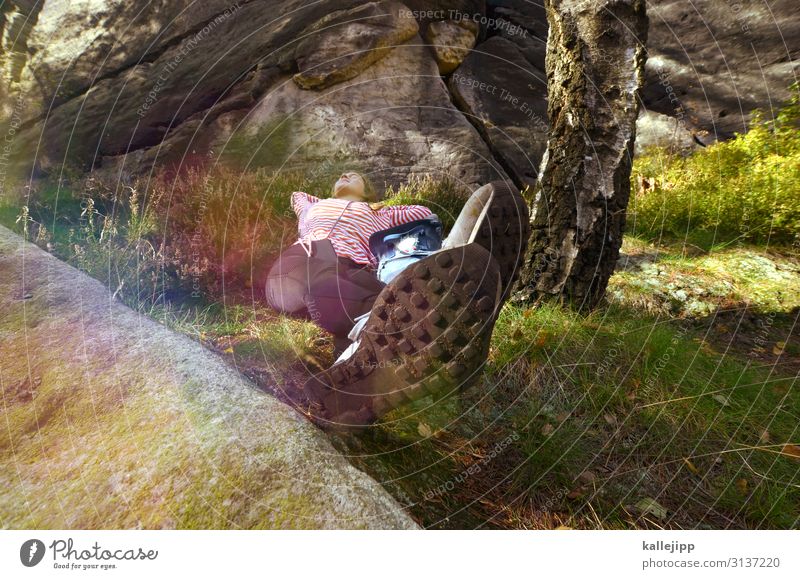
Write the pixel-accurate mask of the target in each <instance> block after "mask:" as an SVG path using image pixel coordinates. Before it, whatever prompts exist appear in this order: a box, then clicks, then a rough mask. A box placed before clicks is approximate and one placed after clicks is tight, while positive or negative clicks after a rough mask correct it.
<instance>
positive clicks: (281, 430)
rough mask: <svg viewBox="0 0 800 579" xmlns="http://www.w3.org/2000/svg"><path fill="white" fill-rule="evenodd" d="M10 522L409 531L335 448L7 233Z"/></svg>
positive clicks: (0, 234)
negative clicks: (405, 529) (388, 529)
mask: <svg viewBox="0 0 800 579" xmlns="http://www.w3.org/2000/svg"><path fill="white" fill-rule="evenodd" d="M0 350H1V351H2V352H3V356H2V358H1V359H0V385H2V394H3V400H4V404H3V411H2V412H3V414H4V416H3V423H4V424H5V425H6V426H5V427H4V428H3V429H2V433H0V462H2V471H0V472H2V474H0V488H2V492H0V520H1V521H2V523H3V526H4V527H12V528H51V529H52V528H410V527H414V526H415V523H414V522H413V521H412V520H411V518H410V517H408V516H407V515H406V514H405V512H404V511H403V510H402V508H401V507H400V505H399V504H398V503H397V502H395V501H394V499H392V498H391V497H390V496H389V494H388V493H387V492H386V491H385V490H384V489H383V488H382V487H381V486H380V485H379V484H378V483H377V482H375V481H374V480H372V479H371V478H369V477H368V476H366V475H365V474H363V473H361V472H360V471H358V470H357V469H355V468H354V467H353V466H351V465H350V464H349V463H348V462H347V461H346V460H345V459H344V457H343V456H341V455H340V454H339V453H338V452H337V451H336V450H335V449H334V448H333V447H332V446H331V445H330V443H329V442H328V440H327V439H326V438H325V436H324V435H323V433H322V432H320V431H319V430H318V429H316V428H315V427H314V426H312V425H311V424H310V423H308V422H307V421H306V420H305V419H304V418H303V417H301V416H300V415H298V414H297V413H295V412H294V411H293V410H292V409H290V408H289V407H287V406H285V405H283V404H282V403H281V402H279V401H278V400H276V399H275V398H273V397H271V396H270V395H268V394H266V393H264V392H262V391H260V390H258V389H256V388H255V387H254V386H253V385H252V384H250V383H249V382H248V381H247V380H245V379H244V378H242V377H241V376H240V375H239V374H238V373H237V372H236V371H235V370H234V369H233V368H231V367H230V366H228V365H227V364H226V363H225V362H224V361H223V360H222V359H221V358H219V357H218V356H216V355H215V354H213V353H211V352H209V351H207V350H205V349H203V347H202V346H201V345H199V344H197V343H195V342H193V341H192V340H190V339H188V338H186V337H183V336H179V335H177V334H175V333H173V332H171V331H170V330H168V329H167V328H165V327H163V326H161V325H159V324H157V323H156V322H154V321H152V320H150V319H148V318H145V317H143V316H140V315H139V314H137V313H135V312H133V311H132V310H130V309H128V308H126V307H125V306H123V305H121V304H120V303H118V302H117V301H115V300H114V299H112V297H111V295H110V293H109V292H108V291H107V290H106V289H105V288H104V287H103V286H102V285H101V284H100V283H99V282H97V281H95V280H93V279H91V278H89V277H88V276H86V275H85V274H83V273H80V272H79V271H77V270H75V269H73V268H72V267H70V266H68V265H66V264H64V263H62V262H60V261H58V260H57V259H55V258H54V257H52V256H51V255H49V254H47V253H46V252H44V251H42V250H40V249H38V248H37V247H35V246H33V245H31V244H28V243H25V242H23V241H22V240H21V239H20V238H19V237H17V236H16V235H14V234H13V233H11V232H9V231H8V230H7V229H4V228H2V227H0Z"/></svg>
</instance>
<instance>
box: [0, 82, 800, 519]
mask: <svg viewBox="0 0 800 579" xmlns="http://www.w3.org/2000/svg"><path fill="white" fill-rule="evenodd" d="M798 125H800V98H796V99H795V100H794V101H793V104H792V105H791V106H789V107H787V108H786V109H785V110H784V111H783V112H782V113H781V114H779V115H778V117H777V120H775V121H770V122H761V121H758V122H756V123H754V125H753V126H751V127H750V129H749V131H748V132H747V133H746V134H744V135H739V136H737V137H735V138H734V139H731V140H730V141H727V142H724V143H718V144H715V145H713V146H709V147H707V148H705V149H703V150H702V151H699V152H696V153H694V154H692V155H691V156H689V157H683V156H681V155H677V154H675V153H673V152H671V151H668V150H658V149H654V150H653V151H650V152H649V153H648V154H646V155H643V156H639V157H638V158H637V159H636V161H635V163H634V168H633V175H632V178H631V185H632V195H631V200H630V204H629V207H628V224H627V231H628V235H627V236H626V237H625V241H624V244H623V248H622V255H621V257H620V260H619V262H618V264H617V270H616V273H615V274H614V276H613V277H612V278H611V282H610V284H609V286H608V291H607V294H606V299H605V301H604V303H603V304H601V306H600V307H598V308H597V309H596V310H595V311H593V312H591V313H588V314H579V313H576V312H574V311H572V310H570V309H568V308H565V307H561V306H559V305H555V304H552V303H550V304H543V305H539V306H530V305H528V306H523V305H519V304H516V305H515V304H512V303H508V304H506V305H505V306H504V308H503V310H502V312H501V315H500V318H499V320H498V323H497V325H496V327H495V330H494V334H493V337H492V345H491V349H490V355H489V359H488V360H487V363H486V365H485V367H484V369H483V370H484V371H483V375H482V377H481V379H480V381H479V382H478V383H477V384H475V385H474V387H472V388H471V389H469V390H467V391H465V392H462V393H460V394H459V395H457V396H452V397H450V398H447V399H445V400H440V401H438V402H435V403H434V402H433V401H432V400H422V401H419V402H417V403H416V404H415V405H413V406H411V407H408V408H404V409H401V410H398V411H396V412H395V413H394V414H392V415H389V416H388V417H386V419H385V420H383V421H382V422H381V423H380V424H379V425H377V426H376V427H374V428H370V429H369V430H367V431H366V432H364V433H361V434H350V435H331V438H332V441H333V443H334V445H335V446H336V447H337V448H339V449H340V450H341V451H342V452H343V453H344V454H345V455H346V456H347V457H348V459H349V460H350V461H351V462H352V463H353V464H354V465H355V466H357V467H358V468H360V469H362V470H364V471H366V472H368V473H369V474H371V475H372V476H373V477H374V478H375V479H377V480H378V481H379V482H380V483H381V484H383V485H384V487H385V488H387V489H388V491H389V492H390V493H392V495H393V496H395V497H396V498H397V500H398V501H400V502H401V503H402V504H403V505H405V507H406V508H407V509H408V511H409V513H410V514H411V515H412V516H413V517H414V518H415V519H416V520H417V521H418V522H419V523H420V524H421V525H423V526H425V527H433V528H476V527H481V528H521V529H528V528H533V529H543V528H548V529H549V528H557V527H562V526H563V527H570V528H797V527H798V526H800V388H798V384H797V379H798V373H799V372H800V337H799V334H800V332H799V331H798V328H797V321H798V316H800V244H798V240H800V198H798V191H800V189H799V188H798V186H797V184H798V183H800V131H797V126H798ZM340 161H341V166H339V165H338V164H337V163H339V162H340ZM340 161H336V162H332V163H331V164H330V166H328V167H326V170H325V171H312V172H310V173H291V172H285V171H274V170H270V169H267V168H262V169H257V170H253V171H246V172H242V171H237V170H234V169H230V168H225V167H215V168H213V170H208V171H199V170H187V171H185V172H183V173H180V174H178V175H176V174H173V173H169V172H166V171H162V172H160V173H158V174H156V175H155V176H154V177H153V178H152V180H148V181H146V182H139V181H137V180H136V179H130V180H126V179H116V181H115V182H109V183H104V182H103V181H102V178H101V177H98V176H96V175H89V176H84V175H82V174H80V173H79V172H76V173H75V174H76V175H77V176H76V177H70V176H69V174H65V175H63V176H62V177H60V178H59V179H58V180H49V181H47V180H43V181H41V182H37V183H34V184H31V185H30V186H28V187H21V188H20V194H19V197H18V198H11V197H9V198H7V199H4V200H3V203H0V223H3V224H5V225H7V226H9V227H12V228H15V230H16V231H18V232H19V233H20V234H22V235H24V236H25V237H26V238H28V239H30V240H32V241H34V242H36V243H38V244H39V245H40V246H42V247H44V248H46V249H47V250H48V251H50V252H52V253H54V254H55V255H57V256H58V257H60V258H61V259H64V260H66V261H68V262H69V263H72V264H73V265H75V266H76V267H78V268H80V269H83V270H84V271H86V272H88V273H89V274H90V275H92V276H94V277H96V278H98V279H100V280H101V281H102V282H103V283H105V284H106V285H107V286H108V287H109V288H110V289H111V291H112V292H113V293H114V295H115V296H116V297H117V299H120V300H122V301H124V302H125V303H126V304H128V305H129V306H131V307H133V308H135V309H137V310H139V311H141V312H144V313H146V314H148V315H150V316H151V317H153V318H155V319H157V320H160V321H161V322H162V323H164V324H166V325H168V326H170V327H172V328H174V329H175V330H177V331H179V332H182V333H184V334H186V335H189V336H191V337H193V338H194V339H196V340H198V341H199V342H201V343H203V344H205V345H206V346H207V347H209V348H211V349H213V350H216V351H218V352H219V353H220V355H222V356H224V357H225V358H226V359H227V360H229V361H230V363H231V364H232V365H234V366H235V367H237V368H238V369H239V370H240V371H241V372H243V373H244V374H245V375H247V376H249V377H250V378H252V380H253V381H255V382H256V383H257V384H258V385H260V386H261V387H262V388H264V389H266V390H270V389H274V388H275V387H276V385H277V386H278V387H279V385H280V384H282V383H286V382H287V381H289V380H296V381H302V380H303V379H304V378H305V377H306V376H307V375H308V374H309V372H315V371H318V370H320V369H323V368H325V367H327V366H328V365H330V364H331V363H332V361H333V354H332V350H333V348H332V346H333V344H332V340H331V338H330V336H328V335H326V334H325V332H324V331H322V330H321V329H319V328H318V327H317V326H315V325H314V324H312V323H311V322H308V321H302V320H298V319H291V318H288V317H284V316H279V315H277V314H276V313H275V312H273V311H272V310H270V309H269V308H267V307H266V306H265V305H264V304H263V301H262V300H260V299H257V298H256V299H254V296H255V295H256V294H257V292H254V291H253V288H252V283H251V280H252V279H254V277H256V276H255V275H254V274H256V273H258V272H256V271H254V270H256V269H259V268H262V269H263V268H264V267H268V266H269V264H271V263H272V262H273V261H274V259H275V257H276V256H277V255H278V253H279V252H280V250H281V248H282V247H285V246H286V245H287V244H289V243H291V242H292V241H293V240H294V239H295V237H296V217H295V216H294V214H293V212H292V211H291V208H290V207H289V192H291V191H307V192H311V193H313V194H318V195H324V194H325V193H324V192H325V191H326V190H327V189H328V188H329V187H330V183H331V182H332V175H337V174H339V172H341V169H343V168H348V167H350V164H349V162H348V160H347V159H342V160H340ZM530 193H531V192H530V191H526V192H525V194H526V195H528V194H530ZM386 200H387V202H388V203H421V204H425V205H428V206H429V207H431V208H432V209H433V210H434V211H435V212H436V213H437V214H438V215H439V216H440V218H442V221H443V223H444V226H445V230H447V229H448V228H449V227H450V226H451V225H452V222H453V221H454V219H455V216H456V215H458V212H459V211H460V209H461V207H462V206H463V203H464V192H463V191H460V190H459V188H458V187H457V186H456V185H455V184H454V183H452V182H449V181H433V180H431V179H430V178H425V179H411V180H410V181H409V182H408V183H406V184H404V185H403V186H402V187H400V188H398V189H397V190H392V189H389V190H388V191H387V192H386ZM528 200H529V201H531V199H530V197H529V198H528ZM195 295H198V296H200V297H199V298H197V299H196V298H195Z"/></svg>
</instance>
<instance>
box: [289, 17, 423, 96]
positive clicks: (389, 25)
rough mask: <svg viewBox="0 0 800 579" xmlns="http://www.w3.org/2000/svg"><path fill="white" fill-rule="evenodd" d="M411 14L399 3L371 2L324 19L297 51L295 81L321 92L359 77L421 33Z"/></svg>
mask: <svg viewBox="0 0 800 579" xmlns="http://www.w3.org/2000/svg"><path fill="white" fill-rule="evenodd" d="M408 12H409V10H408V8H406V7H405V6H404V5H403V4H400V3H399V2H368V3H367V4H364V5H362V6H358V7H356V8H353V9H351V10H339V11H337V12H334V13H332V14H329V15H328V16H326V17H324V18H322V19H320V20H319V21H317V22H316V23H315V24H314V26H313V27H312V29H311V30H310V31H309V33H308V36H306V37H305V38H304V39H303V40H302V41H301V42H300V43H299V44H298V45H297V48H296V49H295V51H294V60H295V61H296V62H297V66H298V68H299V69H300V72H298V73H297V74H296V75H294V81H295V82H296V83H297V84H298V85H299V86H301V87H302V88H316V89H321V88H325V87H328V86H331V85H332V84H336V83H339V82H342V81H344V80H349V79H351V78H353V77H355V76H357V75H358V74H359V73H360V72H361V71H363V70H364V69H365V68H367V67H368V66H369V65H371V64H372V63H374V62H377V61H378V60H380V59H381V58H383V57H384V56H386V55H387V54H388V53H389V51H390V50H391V49H392V48H393V47H395V46H397V45H399V44H402V43H404V42H405V41H406V40H408V39H409V38H411V37H412V36H415V35H416V34H417V31H418V29H419V27H418V25H417V21H416V20H415V19H414V18H413V17H412V16H410V15H407V13H408Z"/></svg>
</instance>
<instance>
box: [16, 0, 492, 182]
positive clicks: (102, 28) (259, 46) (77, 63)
mask: <svg viewBox="0 0 800 579" xmlns="http://www.w3.org/2000/svg"><path fill="white" fill-rule="evenodd" d="M18 4H20V2H18ZM195 4H196V3H193V2H189V1H188V0H186V1H183V0H179V1H178V2H173V1H170V2H168V1H167V0H159V1H157V2H156V3H155V4H153V5H152V6H150V7H148V9H142V8H141V7H140V6H134V5H131V4H130V3H123V2H119V1H114V0H96V1H93V2H88V1H86V2H71V3H65V2H57V1H56V0H50V1H47V2H45V3H44V5H43V8H41V10H40V11H39V12H38V13H36V14H34V15H33V17H31V18H29V21H30V22H32V24H31V25H30V26H29V30H27V31H26V34H25V38H26V42H27V48H26V47H23V46H22V45H21V44H20V43H17V44H18V46H17V47H18V48H20V47H21V48H25V50H20V51H18V53H14V54H13V55H12V54H11V53H10V52H8V53H7V54H6V55H4V56H3V57H2V58H0V61H2V62H0V64H2V65H3V66H4V67H5V68H6V69H7V70H8V71H12V69H13V72H14V75H13V78H12V77H11V76H10V73H7V74H6V77H7V78H8V79H9V80H8V82H7V83H5V85H4V87H3V88H4V94H13V95H18V96H19V97H20V98H19V99H18V101H10V100H8V99H5V100H7V101H8V102H6V104H5V109H6V110H5V111H4V112H5V114H4V115H3V116H4V118H5V120H8V119H10V118H11V117H12V116H14V118H15V119H16V121H15V123H16V124H17V125H18V126H16V127H15V139H14V143H13V147H12V148H13V151H11V153H12V156H15V157H16V159H17V161H18V162H19V164H21V165H22V170H21V171H20V174H21V175H22V176H26V175H30V174H31V171H32V170H33V171H34V172H36V171H41V170H44V171H50V172H54V171H57V170H59V169H60V167H61V165H62V164H67V165H70V166H78V167H80V168H82V169H88V168H90V167H97V166H108V167H113V168H114V169H117V168H121V169H124V170H125V171H134V172H144V171H148V170H150V168H151V165H153V164H157V165H177V164H181V165H183V164H193V163H195V162H197V163H202V162H205V161H206V160H207V159H208V156H209V155H212V154H213V149H212V147H213V146H217V145H218V144H219V143H220V142H221V140H222V141H224V140H226V139H227V137H229V136H231V135H235V134H236V129H237V128H239V126H240V122H241V121H242V119H244V118H245V117H248V116H249V113H251V112H255V111H256V109H258V110H264V107H262V106H261V105H260V104H259V103H261V102H262V100H264V99H267V100H268V101H269V102H272V101H273V100H274V98H276V97H274V96H273V97H270V95H272V94H273V93H274V94H276V95H278V98H280V95H283V94H284V92H285V91H286V90H288V89H286V88H284V83H285V80H286V78H287V77H290V78H294V82H295V83H296V84H297V85H299V86H300V87H303V88H304V89H314V91H315V92H316V91H325V90H326V89H336V88H337V87H338V88H340V89H342V90H340V91H338V92H336V91H331V92H329V93H324V94H323V95H322V99H323V101H324V102H325V103H326V106H328V107H329V108H328V109H326V110H327V111H328V112H330V113H331V114H328V115H323V114H321V113H322V112H323V111H321V110H318V111H317V113H318V114H307V113H309V112H310V111H299V109H295V107H294V106H293V105H292V104H291V103H287V104H285V106H284V107H283V108H284V109H285V110H286V111H288V112H290V113H292V114H293V117H294V122H295V125H297V123H298V121H301V120H302V121H305V120H309V121H310V122H311V124H310V125H309V126H299V127H297V133H296V134H298V135H299V134H308V133H309V132H317V131H321V132H320V134H319V139H320V140H323V141H324V140H329V141H331V142H336V143H337V147H338V146H339V145H340V144H341V145H342V147H341V148H342V151H338V154H342V155H343V154H351V153H353V152H356V153H357V155H358V158H359V159H360V160H361V161H362V162H364V164H369V160H370V159H372V158H374V160H375V166H376V168H377V169H378V170H379V173H380V174H386V175H390V176H391V177H392V179H393V183H396V182H399V181H402V180H405V179H406V178H407V177H408V176H409V174H411V173H413V172H416V171H418V170H426V168H429V167H430V168H432V169H433V170H442V169H444V168H447V169H448V174H449V175H450V176H451V177H453V178H454V179H457V180H458V179H464V180H465V181H464V186H465V192H466V191H467V190H468V189H469V188H470V187H472V186H474V185H477V184H480V182H482V181H483V180H484V179H487V178H494V177H496V176H498V175H500V176H502V177H505V174H504V173H503V171H502V169H501V168H500V167H499V165H497V163H496V162H495V161H494V159H492V156H491V154H490V153H489V152H488V149H487V147H486V146H485V144H484V143H482V142H481V139H480V135H479V134H478V133H477V132H476V131H475V130H474V129H473V128H472V127H471V126H470V125H469V123H468V122H467V121H466V120H465V119H464V118H463V116H461V114H460V113H459V112H458V111H457V109H456V108H455V107H454V106H453V104H452V102H450V99H449V97H448V95H447V92H446V89H445V87H444V85H443V84H442V81H441V79H440V78H439V74H438V70H437V69H436V66H435V62H434V60H433V58H432V57H431V55H430V52H429V51H427V50H425V51H422V50H420V51H416V50H409V49H406V48H405V47H406V45H407V44H408V42H411V43H412V44H414V43H415V44H417V45H422V44H423V42H422V41H421V39H420V38H419V36H418V35H417V31H418V28H419V25H418V20H420V21H424V19H425V14H428V13H429V12H431V11H435V10H439V9H448V10H449V9H452V10H458V11H461V12H467V11H471V12H475V13H479V12H480V11H481V10H483V8H482V3H481V2H477V3H476V2H470V1H453V2H449V3H446V4H447V6H446V7H445V6H442V7H440V6H438V5H436V3H432V2H425V1H415V2H410V3H409V4H408V5H406V4H401V3H399V2H394V1H379V2H370V3H366V4H365V3H362V2H357V1H355V0H322V1H321V2H316V3H307V2H303V1H302V0H288V1H281V2H278V1H277V0H249V1H245V0H240V1H239V2H235V1H234V0H231V1H229V2H222V1H216V0H215V1H212V2H206V3H201V6H200V7H196V6H195ZM150 8H152V9H150ZM8 14H11V16H8ZM8 14H6V13H4V15H5V16H4V19H3V20H2V22H4V23H5V22H11V21H12V20H14V18H17V17H16V16H14V14H16V13H15V12H9V13H8ZM6 16H7V17H6ZM12 16H14V18H12ZM9 26H11V25H10V24H9ZM396 46H400V47H404V48H402V49H401V48H395V47H396ZM395 52H398V53H399V54H396V55H394V59H393V60H392V62H393V63H394V66H395V68H396V69H397V70H402V71H404V73H405V74H404V76H402V77H398V78H397V79H395V81H394V82H393V83H388V82H381V83H378V84H377V85H376V86H375V87H374V90H373V87H371V86H370V85H371V84H372V83H373V81H374V79H376V78H378V77H382V76H386V73H387V70H388V69H387V67H386V66H385V65H381V62H382V61H383V60H384V59H387V58H390V57H391V56H392V55H393V53H395ZM404 55H405V56H404ZM12 56H13V58H12ZM406 59H408V60H406ZM373 69H375V70H373ZM431 70H433V71H434V72H433V73H431ZM353 82H355V83H357V84H359V87H358V88H357V89H356V88H349V87H350V86H351V85H350V84H347V83H353ZM316 96H317V97H319V96H320V95H319V94H317V95H316ZM305 98H306V97H305V96H304V97H301V98H300V99H299V100H298V103H303V102H307V101H305V100H304V99H305ZM308 98H316V97H310V96H309V97H308ZM384 100H385V101H386V102H383V101H384ZM323 101H319V102H320V103H321V102H323ZM12 102H13V103H18V104H15V105H14V107H13V110H12V105H11V104H10V103H12ZM392 103H394V104H396V105H400V106H401V107H403V108H404V112H398V113H393V112H392V107H391V105H392ZM362 105H363V106H362ZM376 105H377V106H376ZM381 105H384V106H383V107H381ZM385 105H389V106H385ZM265 106H269V105H265ZM358 106H362V109H361V111H359V112H363V111H364V108H367V109H371V110H372V111H373V112H371V113H369V112H368V113H367V116H370V115H371V116H373V117H376V120H375V122H374V123H373V122H371V121H370V122H365V123H362V124H360V125H355V124H352V123H351V122H350V119H348V118H347V115H350V116H352V115H351V113H348V111H351V112H352V111H355V110H356V109H357V108H358ZM280 108H281V107H278V109H280ZM380 108H383V109H384V110H383V112H382V113H380V112H378V109H380ZM294 113H298V114H294ZM340 113H341V114H344V115H345V117H344V118H342V117H341V116H340ZM382 114H383V115H384V117H385V119H384V120H381V119H379V118H377V117H380V116H381V115H382ZM254 116H255V117H257V118H258V119H260V122H262V123H264V125H263V126H261V127H258V130H261V131H264V130H267V131H269V130H270V128H271V127H274V126H275V125H276V124H279V123H280V122H282V120H283V119H282V118H267V117H265V116H263V115H261V114H256V115H254ZM320 121H322V124H321V123H320ZM325 123H330V124H327V125H326V124H325ZM381 123H382V125H383V127H384V128H389V129H391V130H393V131H394V132H391V133H387V134H383V135H380V134H378V132H377V131H379V130H380V128H381V127H380V126H379V125H380V124H381ZM342 124H350V129H349V131H348V132H346V139H344V136H345V135H343V134H342V133H341V132H340V133H339V134H334V133H335V132H336V131H339V129H340V128H341V126H342ZM246 126H247V128H248V130H250V129H252V128H253V124H252V122H250V121H248V122H247V123H246ZM362 129H363V130H365V131H371V132H363V133H361V132H359V131H360V130H362ZM343 139H344V141H345V142H342V141H343ZM373 144H374V145H375V147H374V149H373V148H371V147H372V145H373ZM311 149H312V148H308V150H309V151H311ZM278 153H279V155H278V156H281V155H282V156H284V157H291V158H292V162H296V163H297V164H296V165H295V166H287V167H286V168H287V169H290V168H295V169H296V168H302V167H305V166H308V165H309V164H311V163H317V162H318V159H319V157H318V154H317V153H314V154H313V155H312V156H311V157H310V158H302V157H301V156H300V155H298V154H294V155H292V151H291V150H289V149H283V150H280V151H278ZM387 159H388V160H389V161H390V162H388V163H384V161H386V160H387ZM251 167H252V165H251ZM403 167H406V168H407V170H403V169H402V168H403Z"/></svg>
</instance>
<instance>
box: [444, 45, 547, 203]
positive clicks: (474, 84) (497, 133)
mask: <svg viewBox="0 0 800 579" xmlns="http://www.w3.org/2000/svg"><path fill="white" fill-rule="evenodd" d="M449 86H450V91H451V92H452V94H453V97H454V99H455V102H456V103H457V104H458V105H459V107H460V108H461V109H462V110H463V111H464V112H465V113H466V115H467V117H468V118H469V119H470V120H471V121H472V122H473V123H474V124H475V125H476V126H477V127H478V129H479V131H480V132H481V134H482V135H483V137H484V139H485V140H486V142H487V143H489V146H490V147H491V149H492V151H493V153H494V154H495V156H496V158H497V159H498V160H499V162H500V163H502V165H503V167H504V168H505V169H506V171H507V172H508V174H509V176H510V177H511V178H512V179H514V182H515V183H517V185H519V186H520V187H524V186H526V185H533V184H534V183H535V182H536V176H537V173H538V170H539V162H540V160H541V157H542V154H543V153H544V150H545V148H546V146H547V101H546V94H547V80H546V78H545V76H544V73H543V72H541V71H539V70H537V69H535V68H534V67H533V66H532V65H531V64H530V63H529V62H528V61H527V60H526V59H525V58H524V57H523V56H522V53H521V52H520V50H519V49H518V48H517V46H516V45H515V44H514V43H513V42H511V41H510V40H507V39H505V38H503V37H500V36H493V37H491V38H489V40H487V41H486V42H483V43H481V44H479V45H478V46H477V47H476V48H475V50H474V51H473V52H471V53H470V54H469V56H468V57H467V58H466V60H465V61H464V63H463V64H462V65H461V66H460V67H459V68H458V70H457V71H456V72H454V73H453V75H452V76H451V77H450V81H449Z"/></svg>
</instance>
